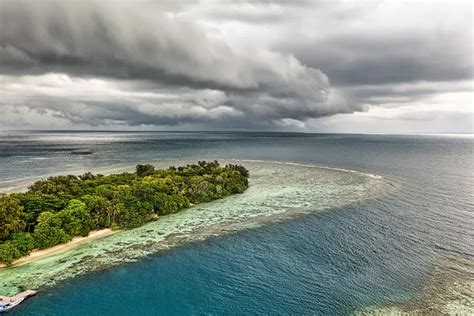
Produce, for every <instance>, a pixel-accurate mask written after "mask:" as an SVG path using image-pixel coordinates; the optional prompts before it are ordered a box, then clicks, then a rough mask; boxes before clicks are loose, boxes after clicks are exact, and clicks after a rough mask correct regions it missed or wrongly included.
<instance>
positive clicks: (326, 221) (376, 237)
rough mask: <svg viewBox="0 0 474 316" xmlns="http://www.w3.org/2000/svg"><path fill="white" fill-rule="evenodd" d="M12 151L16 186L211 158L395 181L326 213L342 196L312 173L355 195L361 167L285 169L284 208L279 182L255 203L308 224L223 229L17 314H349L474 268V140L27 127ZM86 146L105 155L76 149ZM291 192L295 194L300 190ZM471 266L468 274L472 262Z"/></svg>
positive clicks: (7, 174)
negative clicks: (445, 271)
mask: <svg viewBox="0 0 474 316" xmlns="http://www.w3.org/2000/svg"><path fill="white" fill-rule="evenodd" d="M0 146H1V147H2V148H1V150H0V177H1V179H2V184H0V185H1V186H2V189H3V190H9V189H12V188H15V187H17V186H21V185H24V183H26V182H28V181H31V178H37V177H41V176H45V175H47V174H52V173H63V172H67V171H69V172H76V171H81V170H88V169H95V170H111V169H120V168H125V167H127V166H130V164H134V163H143V162H157V161H162V162H163V161H164V160H182V159H191V160H193V159H204V158H212V159H214V158H227V159H252V160H271V161H275V160H278V161H291V162H297V163H301V164H310V165H323V166H329V167H336V168H344V169H353V170H358V171H361V172H364V173H370V174H377V175H382V177H383V178H382V179H378V180H377V181H381V182H383V183H384V185H383V186H382V187H383V188H384V193H383V194H379V193H380V192H378V193H377V194H373V193H369V195H370V198H368V199H357V198H354V195H350V197H347V199H341V201H340V202H341V203H334V200H331V204H330V205H329V204H327V205H326V207H325V208H324V211H321V209H319V208H318V203H317V202H318V201H321V198H320V197H321V196H325V197H326V198H327V197H328V196H330V194H324V195H321V192H320V193H319V194H320V195H318V194H313V195H312V192H317V191H316V190H314V188H315V186H314V183H310V184H311V185H310V186H306V187H305V186H304V185H302V186H295V185H291V184H292V183H293V184H294V183H304V179H306V180H308V179H309V181H310V182H315V183H319V182H318V181H316V180H317V179H318V177H321V178H322V179H332V180H334V181H332V182H331V183H333V184H334V183H337V184H338V185H339V186H337V188H342V187H344V185H347V187H346V188H349V189H354V188H355V187H359V188H361V183H365V182H364V181H362V180H360V179H361V178H359V176H358V175H357V174H356V173H342V174H341V175H340V178H337V177H335V174H334V173H332V172H336V171H334V170H333V171H331V172H329V170H328V171H327V172H328V173H327V174H324V173H318V172H313V173H311V172H309V171H308V169H305V168H304V167H299V168H296V167H294V168H293V169H291V168H290V169H285V170H286V172H289V173H288V175H287V176H285V177H281V179H280V182H281V183H280V189H281V190H282V191H281V192H280V193H281V195H280V197H281V196H284V197H288V196H290V197H291V199H286V198H284V199H281V200H279V199H278V196H279V195H278V192H275V191H274V187H271V188H265V186H264V185H262V186H261V187H260V188H261V190H262V191H259V192H255V194H256V197H257V196H258V197H260V198H262V196H265V198H266V199H267V200H270V201H272V203H270V204H268V205H264V204H260V205H257V206H258V207H254V209H255V210H257V211H258V210H260V211H261V210H265V211H266V212H267V211H275V210H277V209H278V208H279V207H280V208H282V209H285V210H287V209H292V207H293V206H295V207H294V209H302V208H304V209H305V210H304V212H302V213H301V214H298V216H290V217H288V218H285V219H284V220H274V221H272V222H270V223H268V222H265V223H259V225H257V226H255V225H250V224H248V226H246V227H245V228H246V229H244V230H240V229H241V228H242V227H238V229H235V230H237V232H234V233H232V234H222V233H221V232H220V231H218V230H217V231H213V232H212V234H210V235H212V236H213V237H212V238H208V239H205V240H201V241H198V242H193V243H190V244H185V245H183V246H180V247H178V248H173V249H170V250H166V251H161V252H159V253H158V254H157V255H152V256H148V257H147V258H142V259H139V260H138V261H135V262H130V263H126V264H123V265H120V266H116V267H112V268H109V269H106V270H99V271H96V272H93V273H89V274H84V275H81V276H79V277H75V278H68V279H66V280H65V281H62V282H59V283H57V284H56V286H54V287H51V288H49V289H47V290H45V291H42V292H41V293H40V294H39V295H38V296H37V297H35V298H33V299H31V300H28V301H26V302H25V303H24V304H22V306H20V307H19V308H18V309H17V310H15V312H13V313H12V315H15V314H18V315H84V314H87V315H93V314H95V315H104V314H107V315H123V314H143V315H148V314H164V315H169V314H175V315H182V314H313V315H314V314H318V315H343V314H348V313H351V312H353V311H354V310H355V309H357V308H360V307H363V306H371V305H384V304H388V303H391V302H401V301H405V300H408V299H411V298H413V297H417V296H419V295H421V294H420V293H422V291H423V288H424V286H425V285H426V284H427V283H429V282H430V280H431V278H432V276H433V273H434V271H437V270H438V269H442V267H444V266H450V267H454V269H457V270H459V271H464V270H466V269H467V270H466V271H464V272H461V275H462V273H465V275H466V278H467V277H469V275H470V274H469V273H470V272H471V271H470V270H469V268H470V264H471V263H472V259H473V251H472V236H473V229H472V227H473V225H472V220H473V216H472V210H473V206H474V205H473V192H474V191H473V190H474V183H473V180H472V179H473V175H474V174H473V172H474V171H473V162H472V157H473V150H474V142H473V138H470V137H448V136H383V135H373V136H359V135H307V134H272V133H88V134H85V133H37V134H31V133H23V134H3V135H1V136H0ZM78 150H89V151H92V152H93V154H91V155H85V156H80V155H74V154H72V155H71V153H72V152H74V151H78ZM164 163H165V162H164ZM252 163H253V164H255V165H258V163H257V162H252ZM260 166H262V165H260ZM265 166H266V167H261V170H260V171H259V172H260V175H261V176H262V178H261V179H263V178H264V177H265V176H269V175H268V173H266V172H265V170H278V167H276V166H275V165H272V166H271V167H269V166H268V165H265ZM290 166H291V165H290ZM288 168H289V167H288ZM310 170H312V169H310ZM318 170H320V169H318ZM256 174H257V175H258V174H259V173H258V172H257V173H256ZM275 175H276V176H277V175H278V173H276V174H275ZM290 175H291V177H290ZM368 178H370V179H372V178H371V177H368ZM315 179H316V180H315ZM336 179H338V180H336ZM349 179H352V180H349ZM277 180H278V178H277ZM273 182H278V181H275V180H273ZM349 183H350V185H348V184H349ZM262 184H265V181H262ZM326 184H327V185H328V183H326ZM354 185H355V186H354ZM362 186H363V185H362ZM316 187H317V185H316ZM287 188H293V189H295V188H296V189H295V190H294V191H292V192H287V191H285V190H288V189H287ZM326 189H327V187H326ZM305 190H306V191H305ZM290 191H291V189H290ZM329 191H331V190H329ZM325 192H326V193H327V192H328V191H325ZM346 192H353V190H349V191H346ZM364 192H366V191H364ZM370 192H372V191H370ZM249 193H250V194H251V193H252V192H249ZM272 193H275V194H276V195H275V198H272V196H271V194H272ZM356 195H357V194H356ZM305 197H310V198H309V199H308V198H305ZM312 199H313V200H312ZM255 200H256V199H255V198H254V199H252V201H255ZM308 201H309V202H308ZM305 202H308V203H307V204H305ZM346 202H348V203H346ZM225 203H227V204H226V205H228V206H231V205H233V204H232V201H226V202H225ZM298 203H300V204H298ZM293 204H294V205H293ZM234 205H235V204H234ZM207 207H209V206H206V207H205V208H207ZM212 207H215V208H216V209H217V210H218V209H219V207H216V206H212ZM212 207H211V208H212ZM230 209H233V208H230ZM234 210H235V209H234ZM244 210H247V209H246V208H244ZM103 242H105V241H103ZM141 250H143V249H141ZM147 251H148V250H147ZM129 252H133V251H132V250H127V254H128V253H129ZM150 252H151V250H150ZM459 258H462V260H463V261H462V262H464V263H466V262H467V268H466V266H462V267H460V266H459V264H458V262H459Z"/></svg>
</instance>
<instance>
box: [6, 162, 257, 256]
mask: <svg viewBox="0 0 474 316" xmlns="http://www.w3.org/2000/svg"><path fill="white" fill-rule="evenodd" d="M248 176H249V173H248V171H247V169H245V167H243V166H241V165H232V164H229V165H226V166H225V167H223V166H221V165H220V164H219V163H218V162H217V161H214V162H205V161H200V162H199V163H198V164H192V165H186V166H182V167H177V168H176V167H169V168H168V169H160V170H155V168H154V167H153V166H152V165H148V164H147V165H138V166H136V172H135V173H121V174H111V175H108V176H104V175H100V174H97V175H94V174H92V173H90V172H88V173H85V174H83V175H81V176H74V175H67V176H55V177H50V178H48V179H46V180H41V181H37V182H35V183H34V184H33V185H31V186H30V187H29V188H28V191H27V192H25V193H11V194H8V195H7V194H0V262H2V263H4V264H6V265H10V264H11V263H12V262H13V261H14V260H16V259H18V258H20V257H23V256H25V255H28V254H29V253H30V252H31V251H32V250H33V249H43V248H48V247H51V246H54V245H57V244H60V243H65V242H68V241H70V240H71V239H72V238H73V237H74V236H87V235H88V234H89V232H90V231H91V230H97V229H102V228H112V229H127V228H133V227H138V226H140V225H143V224H144V223H146V222H149V221H153V220H156V219H157V218H158V217H159V216H162V215H166V214H170V213H174V212H177V211H179V210H181V209H183V208H187V207H189V206H191V205H193V204H197V203H202V202H209V201H212V200H215V199H219V198H222V197H225V196H227V195H231V194H236V193H242V192H244V191H245V189H246V188H247V187H248Z"/></svg>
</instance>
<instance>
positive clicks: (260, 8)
mask: <svg viewBox="0 0 474 316" xmlns="http://www.w3.org/2000/svg"><path fill="white" fill-rule="evenodd" d="M473 40H474V39H473V5H472V4H471V3H470V2H459V1H447V0H446V1H445V2H433V1H424V2H423V1H416V2H414V1H373V2H362V1H355V2H351V1H313V2H309V1H306V2H300V1H285V2H278V1H261V2H258V1H249V2H245V1H236V2H231V1H216V0H215V1H181V2H176V1H170V2H166V1H154V2H152V1H149V2H147V1H128V2H126V1H122V2H119V1H33V0H31V1H20V0H0V129H36V128H39V129H139V130H141V129H160V130H161V129H169V130H194V129H206V130H216V129H245V130H288V131H315V132H356V133H359V132H362V133H410V132H436V133H446V132H471V133H472V132H473V121H474V108H473V104H472V103H473V82H474V80H473V70H474V62H473Z"/></svg>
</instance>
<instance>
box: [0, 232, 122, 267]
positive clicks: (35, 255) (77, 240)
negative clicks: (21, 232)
mask: <svg viewBox="0 0 474 316" xmlns="http://www.w3.org/2000/svg"><path fill="white" fill-rule="evenodd" d="M119 231H120V230H112V229H110V228H104V229H100V230H93V231H90V232H89V235H87V236H86V237H82V236H76V237H73V238H72V239H71V241H68V242H67V243H64V244H59V245H56V246H53V247H49V248H45V249H36V250H32V251H31V252H30V253H29V254H28V255H26V256H23V257H21V258H18V259H16V260H15V261H13V262H12V263H11V264H10V265H11V266H21V265H22V264H26V263H29V262H32V261H35V260H39V259H42V258H45V257H49V256H51V255H54V254H57V253H61V252H64V251H68V250H71V249H74V248H76V247H77V246H80V245H82V244H84V243H87V242H91V241H93V240H96V239H99V238H104V237H107V236H110V235H112V234H115V233H118V232H119ZM6 267H7V265H6V264H4V263H0V269H1V268H6Z"/></svg>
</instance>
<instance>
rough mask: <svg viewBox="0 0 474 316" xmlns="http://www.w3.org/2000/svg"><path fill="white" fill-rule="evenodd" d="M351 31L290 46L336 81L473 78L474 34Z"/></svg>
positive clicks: (410, 80) (307, 61)
mask: <svg viewBox="0 0 474 316" xmlns="http://www.w3.org/2000/svg"><path fill="white" fill-rule="evenodd" d="M462 32H463V33H462V34H440V35H439V36H428V35H427V34H416V35H413V34H409V33H407V34H402V35H396V34H378V35H377V36H373V34H367V33H350V34H344V35H338V36H335V37H331V38H328V39H322V40H318V41H314V42H311V43H297V44H295V45H294V46H291V44H289V45H290V47H289V50H290V51H292V52H293V53H294V54H295V55H296V56H297V57H298V58H299V59H300V60H301V61H302V62H303V63H305V64H307V65H309V66H314V65H319V67H320V68H321V70H322V71H324V72H325V73H326V74H327V75H328V76H329V78H330V80H331V83H332V84H334V85H356V84H386V83H400V82H414V81H457V80H466V79H471V78H472V77H473V69H474V68H473V65H474V64H473V62H472V54H473V48H472V47H473V43H472V34H471V35H470V34H469V32H467V30H462Z"/></svg>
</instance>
